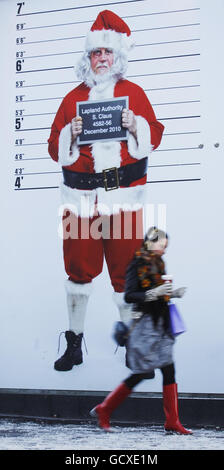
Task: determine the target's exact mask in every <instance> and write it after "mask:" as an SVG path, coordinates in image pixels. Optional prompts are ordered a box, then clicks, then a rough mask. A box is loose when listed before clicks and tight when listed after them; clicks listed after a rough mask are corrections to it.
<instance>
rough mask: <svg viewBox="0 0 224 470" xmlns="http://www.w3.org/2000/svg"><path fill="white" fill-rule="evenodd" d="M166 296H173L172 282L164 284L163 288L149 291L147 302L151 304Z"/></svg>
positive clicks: (159, 287)
mask: <svg viewBox="0 0 224 470" xmlns="http://www.w3.org/2000/svg"><path fill="white" fill-rule="evenodd" d="M164 295H168V296H169V297H171V296H172V284H171V282H164V284H162V285H161V286H158V287H155V288H154V289H149V290H147V291H146V293H145V301H146V302H151V301H153V300H157V299H158V297H163V296H164Z"/></svg>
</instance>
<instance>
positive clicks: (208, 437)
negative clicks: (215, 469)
mask: <svg viewBox="0 0 224 470" xmlns="http://www.w3.org/2000/svg"><path fill="white" fill-rule="evenodd" d="M114 430H115V432H113V433H105V432H104V431H102V430H100V429H99V428H97V427H96V426H95V424H82V425H80V424H61V423H50V424H49V423H46V422H35V421H23V422H21V421H20V420H16V419H12V420H11V419H6V418H2V419H0V450H66V449H73V450H92V449H94V450H111V449H116V450H127V449H128V450H223V449H224V430H220V429H194V430H193V432H194V434H193V435H192V436H180V435H175V434H167V433H165V431H164V430H163V427H162V426H136V427H134V426H125V427H123V426H121V427H120V426H114Z"/></svg>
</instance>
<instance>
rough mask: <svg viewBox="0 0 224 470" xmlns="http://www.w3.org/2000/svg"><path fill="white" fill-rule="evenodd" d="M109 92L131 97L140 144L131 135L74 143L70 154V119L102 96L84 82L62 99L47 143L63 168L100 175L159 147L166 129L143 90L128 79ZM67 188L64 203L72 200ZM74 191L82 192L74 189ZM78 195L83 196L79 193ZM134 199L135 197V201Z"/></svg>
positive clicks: (113, 94) (132, 161)
mask: <svg viewBox="0 0 224 470" xmlns="http://www.w3.org/2000/svg"><path fill="white" fill-rule="evenodd" d="M96 88H97V87H96ZM110 92H111V96H110V97H121V96H128V97H129V109H131V110H132V111H133V112H134V114H135V116H136V121H137V138H138V145H137V143H136V141H135V139H134V137H133V136H132V135H131V134H130V133H128V134H129V136H128V140H127V141H121V142H108V143H105V142H104V143H103V142H100V141H98V142H95V143H93V144H92V145H81V146H80V147H79V146H77V144H76V142H75V143H74V144H73V149H72V155H71V151H70V150H71V149H70V145H71V120H72V119H73V118H74V117H75V116H76V102H77V101H88V100H93V99H96V96H97V98H98V97H99V95H95V94H94V93H95V92H94V87H93V88H92V89H90V88H89V87H87V86H86V85H85V84H84V83H81V84H80V85H79V86H78V87H76V88H75V89H73V90H72V91H71V92H69V93H68V94H67V95H66V96H65V98H64V99H63V101H62V103H61V105H60V107H59V109H58V111H57V114H56V116H55V119H54V122H53V124H52V128H51V134H50V137H49V140H48V143H49V147H48V149H49V154H50V156H51V157H52V159H53V160H55V161H58V162H59V163H61V165H62V167H66V168H67V169H68V170H71V171H76V172H87V173H94V172H101V171H102V170H103V169H105V168H111V167H120V166H123V165H127V164H132V163H135V162H136V161H137V160H139V159H141V158H144V157H146V156H149V154H150V152H151V151H152V150H153V149H155V148H157V147H158V146H159V144H160V141H161V138H162V134H163V130H164V126H163V125H162V124H161V123H160V122H158V121H157V119H156V117H155V114H154V111H153V109H152V106H151V104H150V102H149V100H148V98H147V96H146V94H145V92H144V91H143V89H142V88H141V87H139V86H138V85H136V84H134V83H132V82H130V81H128V80H119V81H118V82H117V83H116V84H115V85H113V87H112V88H110ZM101 98H102V99H105V98H109V96H108V90H107V92H106V94H105V95H103V94H102V96H101ZM98 101H100V99H98ZM146 178H147V177H146V175H145V176H144V177H143V178H141V179H138V180H137V181H134V182H133V183H131V185H130V186H138V187H139V185H144V184H145V183H146ZM64 189H65V190H66V191H67V194H66V198H64V202H65V199H70V195H69V194H68V193H69V189H70V188H69V189H68V188H67V189H66V188H64ZM133 189H134V188H133ZM72 191H73V192H74V191H79V190H74V189H73V190H72ZM116 191H118V190H116ZM78 194H79V196H80V194H81V193H80V191H79V193H78ZM96 195H97V196H98V200H99V191H96ZM105 197H107V196H105ZM111 197H112V199H116V198H115V195H113V196H112V194H111V195H110V198H111ZM117 197H118V196H117ZM122 197H123V196H122ZM126 197H127V194H126ZM101 199H102V197H101ZM135 199H136V198H135V196H134V197H133V200H135ZM137 199H138V197H137Z"/></svg>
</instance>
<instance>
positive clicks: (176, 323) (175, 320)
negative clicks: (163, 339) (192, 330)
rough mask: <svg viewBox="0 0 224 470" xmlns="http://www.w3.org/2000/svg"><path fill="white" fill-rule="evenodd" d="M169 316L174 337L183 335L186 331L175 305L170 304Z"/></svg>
mask: <svg viewBox="0 0 224 470" xmlns="http://www.w3.org/2000/svg"><path fill="white" fill-rule="evenodd" d="M169 316H170V332H171V334H172V335H173V336H177V335H181V334H182V333H184V332H185V331H186V326H185V324H184V321H183V318H182V316H181V314H180V312H179V310H178V308H177V306H176V305H175V304H173V303H169Z"/></svg>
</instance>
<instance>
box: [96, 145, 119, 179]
mask: <svg viewBox="0 0 224 470" xmlns="http://www.w3.org/2000/svg"><path fill="white" fill-rule="evenodd" d="M92 156H93V158H94V169H95V172H96V173H101V172H102V171H103V170H105V169H106V168H113V167H115V166H116V167H117V168H119V167H120V164H121V144H120V142H112V141H108V142H94V143H93V144H92Z"/></svg>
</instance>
